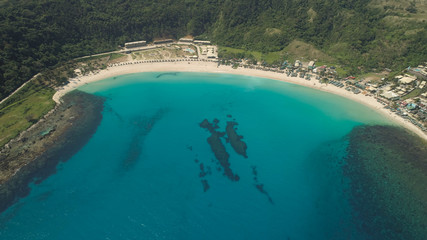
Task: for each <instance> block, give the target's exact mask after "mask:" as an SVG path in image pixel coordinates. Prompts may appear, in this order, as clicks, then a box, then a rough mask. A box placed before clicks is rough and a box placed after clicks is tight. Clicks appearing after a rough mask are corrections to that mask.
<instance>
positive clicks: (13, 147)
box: [0, 91, 104, 212]
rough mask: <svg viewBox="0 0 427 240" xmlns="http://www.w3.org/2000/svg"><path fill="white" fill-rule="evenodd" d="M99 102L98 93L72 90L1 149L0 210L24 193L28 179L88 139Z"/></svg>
mask: <svg viewBox="0 0 427 240" xmlns="http://www.w3.org/2000/svg"><path fill="white" fill-rule="evenodd" d="M103 105H104V99H103V98H101V97H98V96H95V95H91V94H87V93H84V92H80V91H73V92H71V93H69V94H67V95H65V96H64V97H63V98H62V103H61V104H59V105H58V106H57V107H56V108H55V109H54V110H53V111H52V112H51V113H50V114H49V115H48V116H47V117H45V118H44V119H42V120H40V121H39V122H38V123H36V124H35V125H33V126H32V127H31V128H29V129H28V130H27V131H25V132H24V133H23V134H21V137H20V138H18V139H15V140H13V141H11V142H10V143H9V144H7V145H6V146H5V147H3V148H2V149H1V152H0V176H1V177H0V212H2V211H4V210H6V209H7V208H8V207H9V206H11V205H12V204H13V203H14V202H16V201H17V200H18V199H19V198H21V197H24V196H26V195H27V194H28V193H29V191H30V188H29V186H28V185H29V184H30V183H31V182H33V181H35V183H39V182H41V181H42V180H44V179H45V178H47V177H48V176H49V175H51V174H53V173H55V171H56V166H57V164H58V163H59V162H61V161H66V160H68V159H69V158H70V157H71V156H73V155H74V154H75V153H76V152H77V151H79V150H80V149H81V148H82V147H83V146H84V145H85V144H86V143H87V141H89V139H90V138H91V136H92V135H93V134H94V133H95V132H96V129H97V127H98V125H99V123H100V122H101V119H102V110H103ZM46 132H48V134H40V133H46Z"/></svg>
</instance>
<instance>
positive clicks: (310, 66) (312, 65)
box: [308, 61, 314, 69]
mask: <svg viewBox="0 0 427 240" xmlns="http://www.w3.org/2000/svg"><path fill="white" fill-rule="evenodd" d="M313 68H314V61H310V62H309V63H308V69H313Z"/></svg>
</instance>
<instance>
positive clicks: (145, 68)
mask: <svg viewBox="0 0 427 240" xmlns="http://www.w3.org/2000/svg"><path fill="white" fill-rule="evenodd" d="M170 71H176V72H204V73H223V74H236V75H245V76H253V77H261V78H268V79H273V80H278V81H282V82H287V83H292V84H297V85H300V86H304V87H309V88H312V89H317V90H320V91H324V92H328V93H332V94H335V95H339V96H342V97H345V98H347V99H350V100H352V101H355V102H358V103H361V104H363V105H365V106H367V107H369V108H371V109H373V110H375V111H377V112H378V113H380V114H381V115H383V116H384V117H385V118H387V119H389V120H390V121H391V122H393V123H396V125H399V126H402V127H404V128H405V129H407V130H409V131H411V132H412V133H414V134H416V135H418V136H419V137H421V138H422V139H424V140H427V134H426V133H424V132H423V131H422V130H421V129H419V128H418V127H416V126H415V125H413V124H412V123H410V122H409V121H406V120H405V119H403V118H401V117H400V116H398V115H396V114H395V113H393V112H391V111H389V110H387V109H385V108H384V106H383V105H382V104H381V103H379V102H377V100H376V99H375V98H373V97H370V96H365V95H362V94H358V95H356V94H353V93H351V92H348V91H347V90H345V89H343V88H339V87H336V86H334V85H332V84H321V83H319V82H318V81H317V80H310V81H309V80H305V79H302V78H299V77H288V76H286V75H285V74H283V73H277V72H271V71H263V70H257V69H249V68H237V69H233V68H232V67H231V66H225V65H219V66H218V64H217V63H216V62H206V61H175V62H148V63H147V62H144V63H133V62H124V63H121V65H119V66H111V67H108V68H107V69H104V70H100V71H99V72H97V73H95V74H93V73H91V74H89V75H86V76H80V77H77V78H72V79H70V82H69V83H68V84H67V85H65V86H62V87H60V88H58V89H57V92H56V93H55V94H54V96H53V100H54V101H55V102H56V103H60V102H61V98H62V96H64V95H65V94H67V93H68V92H70V91H72V90H75V89H77V88H78V87H80V86H83V85H85V84H88V83H91V82H96V81H100V80H103V79H106V78H111V77H115V76H119V75H125V74H132V73H140V72H170Z"/></svg>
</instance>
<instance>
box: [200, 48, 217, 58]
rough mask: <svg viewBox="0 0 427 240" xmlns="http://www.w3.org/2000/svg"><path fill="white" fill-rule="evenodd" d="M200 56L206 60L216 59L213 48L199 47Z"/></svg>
mask: <svg viewBox="0 0 427 240" xmlns="http://www.w3.org/2000/svg"><path fill="white" fill-rule="evenodd" d="M200 50H201V53H202V55H205V56H206V58H215V59H216V58H218V54H217V52H216V50H215V46H201V47H200Z"/></svg>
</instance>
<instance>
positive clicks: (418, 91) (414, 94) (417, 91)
mask: <svg viewBox="0 0 427 240" xmlns="http://www.w3.org/2000/svg"><path fill="white" fill-rule="evenodd" d="M422 93H423V90H422V89H420V88H415V89H414V90H413V91H412V92H410V93H408V94H406V95H405V96H403V97H402V100H406V99H409V98H414V97H417V96H419V95H421V94H422Z"/></svg>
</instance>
